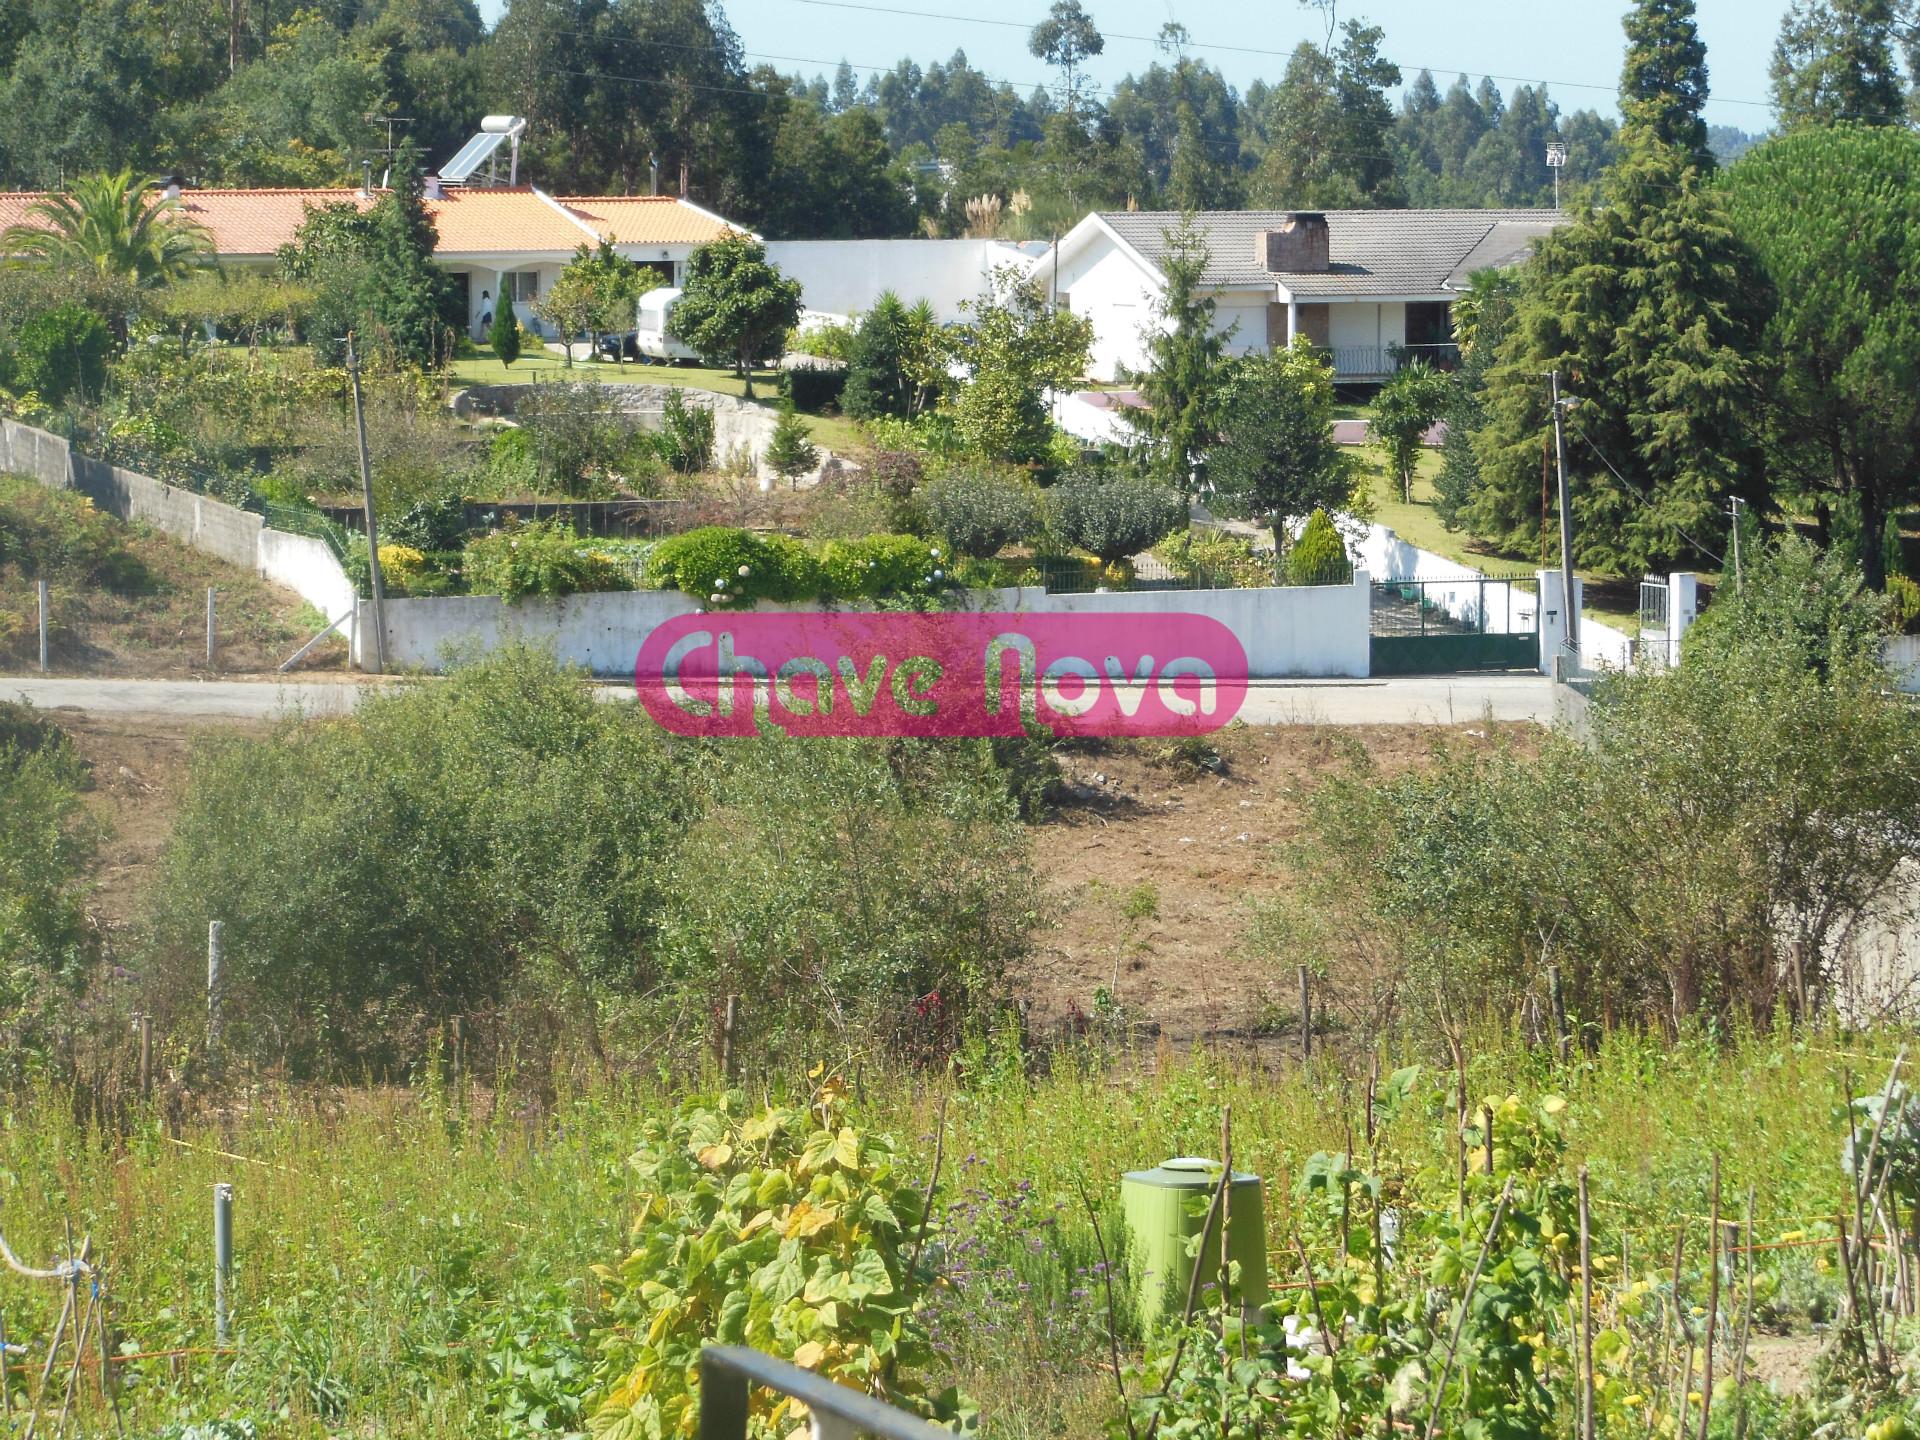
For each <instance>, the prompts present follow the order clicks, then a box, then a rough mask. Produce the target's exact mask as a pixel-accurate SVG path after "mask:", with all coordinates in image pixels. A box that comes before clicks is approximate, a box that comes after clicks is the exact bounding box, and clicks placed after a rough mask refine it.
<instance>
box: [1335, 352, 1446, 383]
mask: <svg viewBox="0 0 1920 1440" xmlns="http://www.w3.org/2000/svg"><path fill="white" fill-rule="evenodd" d="M1327 353H1328V354H1330V355H1331V356H1332V357H1333V376H1334V379H1336V380H1384V379H1386V378H1387V377H1388V376H1389V375H1391V374H1393V373H1394V372H1395V371H1397V370H1398V369H1400V367H1401V366H1403V365H1406V364H1409V363H1410V362H1412V361H1415V360H1419V361H1423V362H1425V363H1426V364H1428V365H1431V366H1433V368H1434V369H1436V370H1451V369H1453V368H1454V366H1456V365H1458V364H1459V363H1460V347H1459V346H1458V345H1451V344H1448V345H1335V346H1332V347H1330V348H1329V349H1328V351H1327Z"/></svg>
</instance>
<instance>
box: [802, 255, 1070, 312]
mask: <svg viewBox="0 0 1920 1440" xmlns="http://www.w3.org/2000/svg"><path fill="white" fill-rule="evenodd" d="M767 259H768V260H770V261H771V262H773V264H775V265H777V266H779V267H780V271H781V273H782V274H784V275H786V276H787V277H789V278H790V279H794V280H798V281H799V282H800V303H801V304H802V305H804V306H806V308H807V309H809V310H818V311H823V312H825V313H827V314H830V315H856V314H861V313H863V312H865V311H867V310H870V309H872V308H873V302H874V301H875V300H878V299H879V298H880V296H881V294H882V292H884V291H887V290H891V291H893V293H894V294H896V295H898V296H899V297H900V299H901V300H902V301H904V302H905V303H906V304H908V305H912V304H914V303H915V302H917V301H920V300H925V301H927V302H928V303H929V304H931V305H932V306H933V309H934V313H935V314H937V315H938V316H939V317H940V319H941V320H943V321H947V320H958V319H960V318H961V311H960V304H961V302H962V301H965V300H971V299H973V298H974V297H975V296H977V295H978V294H979V293H980V291H981V289H982V287H983V286H984V284H985V282H986V277H987V273H988V272H989V271H990V270H991V269H992V268H993V267H994V266H996V265H1020V266H1022V267H1024V266H1025V264H1026V263H1027V257H1026V256H1025V255H1023V254H1022V253H1021V252H1020V251H1019V250H1017V249H1015V248H1014V247H1013V246H1012V245H1009V244H1006V243H1005V242H1004V241H1000V240H769V241H768V242H767ZM1041 278H1043V279H1044V278H1045V277H1044V275H1043V276H1042V277H1041Z"/></svg>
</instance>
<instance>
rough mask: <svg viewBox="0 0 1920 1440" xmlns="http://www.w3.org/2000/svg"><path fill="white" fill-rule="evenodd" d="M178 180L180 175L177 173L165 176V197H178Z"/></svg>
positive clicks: (179, 180)
mask: <svg viewBox="0 0 1920 1440" xmlns="http://www.w3.org/2000/svg"><path fill="white" fill-rule="evenodd" d="M180 182H181V177H180V176H179V175H169V176H167V190H166V195H167V199H169V200H178V199H179V198H180Z"/></svg>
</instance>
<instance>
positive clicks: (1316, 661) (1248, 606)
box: [329, 572, 1370, 679]
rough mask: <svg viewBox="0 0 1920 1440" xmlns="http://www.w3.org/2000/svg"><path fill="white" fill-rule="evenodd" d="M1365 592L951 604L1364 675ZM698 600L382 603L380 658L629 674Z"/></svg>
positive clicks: (1269, 673) (1335, 588)
mask: <svg viewBox="0 0 1920 1440" xmlns="http://www.w3.org/2000/svg"><path fill="white" fill-rule="evenodd" d="M1369 599H1370V590H1369V587H1368V582H1367V577H1366V574H1365V573H1364V572H1358V573H1356V574H1355V576H1354V582H1353V584H1351V585H1316V586H1288V587H1285V588H1281V589H1271V590H1157V591H1146V592H1136V593H1131V594H1115V595H1050V594H1048V593H1047V592H1046V591H1044V590H1039V589H1025V590H1007V591H999V592H995V593H994V594H993V595H991V596H988V595H984V594H982V595H974V596H970V597H962V598H960V599H959V600H958V601H957V602H956V608H963V609H982V608H992V609H998V610H1005V611H1011V612H1024V613H1028V614H1041V615H1048V614H1113V615H1121V616H1124V615H1129V614H1140V613H1142V612H1152V613H1169V612H1171V613H1178V614H1193V615H1209V616H1212V617H1213V618H1214V619H1216V620H1219V621H1221V622H1222V623H1224V624H1225V625H1226V626H1227V627H1228V628H1230V629H1231V630H1232V631H1233V632H1234V633H1235V634H1236V635H1238V636H1239V637H1240V643H1241V644H1242V645H1244V646H1245V647H1246V649H1247V659H1248V665H1249V670H1250V672H1251V674H1252V675H1253V677H1254V678H1256V679H1269V678H1274V677H1279V676H1352V677H1360V676H1364V675H1366V674H1367V666H1368V636H1367V607H1368V604H1369ZM371 608H372V607H371V604H370V603H369V602H362V604H361V616H362V618H363V619H364V620H365V621H366V622H367V625H366V639H365V645H366V646H368V647H370V646H371V644H372V616H371ZM696 608H698V607H696V605H695V604H694V602H693V601H692V600H690V599H688V598H687V597H686V596H684V595H682V594H680V593H679V592H678V591H663V590H632V591H603V592H600V593H597V594H591V595H569V596H567V597H565V598H564V599H560V600H542V599H537V598H530V599H526V600H521V601H519V602H518V603H516V604H512V605H509V604H508V603H507V602H505V601H504V600H501V599H499V598H498V597H496V596H491V595H465V596H448V597H443V598H439V599H425V600H389V601H387V605H386V622H387V663H388V665H389V666H390V667H391V668H393V669H395V670H426V671H433V670H438V669H441V668H443V667H444V664H445V662H446V659H447V657H448V655H449V653H450V652H451V650H452V649H453V648H455V647H461V646H464V647H467V648H469V649H474V650H482V651H484V650H490V649H493V648H495V647H497V646H499V645H501V644H503V643H505V642H506V641H507V640H509V639H513V638H518V639H522V640H525V641H528V642H530V643H533V644H539V645H551V646H552V647H553V649H554V651H555V653H556V654H558V656H559V657H560V659H561V660H562V661H563V662H564V663H567V664H571V665H581V666H585V667H586V668H587V669H588V670H590V671H591V672H592V673H593V674H595V675H602V676H631V675H632V674H633V666H634V660H635V657H636V656H637V655H638V654H639V651H640V647H641V645H642V644H643V643H644V642H645V641H646V638H647V635H648V634H649V632H651V631H652V630H653V628H654V627H655V626H656V625H660V624H663V623H664V622H666V621H668V620H671V619H674V618H677V617H678V616H681V615H689V614H691V613H693V611H694V610H695V609H696ZM761 608H763V609H768V610H792V609H806V608H809V607H805V606H771V605H770V606H763V607H761ZM329 618H331V617H329ZM356 658H358V652H356Z"/></svg>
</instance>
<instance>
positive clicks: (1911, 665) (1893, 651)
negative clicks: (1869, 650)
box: [1886, 635, 1920, 695]
mask: <svg viewBox="0 0 1920 1440" xmlns="http://www.w3.org/2000/svg"><path fill="white" fill-rule="evenodd" d="M1886 660H1887V668H1888V669H1889V670H1891V671H1893V680H1894V683H1895V684H1896V685H1898V686H1899V687H1900V688H1901V689H1902V690H1904V691H1906V692H1907V693H1908V694H1909V695H1912V694H1915V693H1917V692H1920V635H1895V636H1893V637H1892V638H1891V639H1889V640H1888V641H1887V648H1886Z"/></svg>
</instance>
